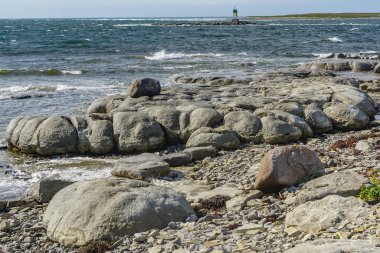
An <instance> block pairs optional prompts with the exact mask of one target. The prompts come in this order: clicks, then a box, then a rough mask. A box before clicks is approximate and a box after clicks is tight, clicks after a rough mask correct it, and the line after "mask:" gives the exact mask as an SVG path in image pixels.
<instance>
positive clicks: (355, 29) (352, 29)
mask: <svg viewBox="0 0 380 253" xmlns="http://www.w3.org/2000/svg"><path fill="white" fill-rule="evenodd" d="M357 30H359V28H357V27H354V28H351V29H350V31H357Z"/></svg>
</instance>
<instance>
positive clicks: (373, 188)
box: [357, 174, 380, 204]
mask: <svg viewBox="0 0 380 253" xmlns="http://www.w3.org/2000/svg"><path fill="white" fill-rule="evenodd" d="M370 180H371V185H370V186H363V187H362V188H361V189H360V192H359V194H358V196H357V197H358V198H360V199H362V200H364V201H366V202H368V203H373V204H375V203H378V202H380V176H379V175H378V174H377V175H375V176H372V177H371V179H370Z"/></svg>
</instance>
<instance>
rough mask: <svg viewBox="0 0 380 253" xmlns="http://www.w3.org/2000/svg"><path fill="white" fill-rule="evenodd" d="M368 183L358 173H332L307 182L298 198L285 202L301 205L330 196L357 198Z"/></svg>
mask: <svg viewBox="0 0 380 253" xmlns="http://www.w3.org/2000/svg"><path fill="white" fill-rule="evenodd" d="M367 183H369V180H368V179H367V178H365V177H364V176H362V175H359V174H358V173H356V172H352V171H343V172H337V173H332V174H328V175H325V176H322V177H319V178H316V179H314V180H311V181H309V182H307V183H306V184H305V185H304V186H303V187H302V188H301V190H300V191H299V192H298V193H297V195H296V196H294V197H291V198H288V199H286V201H285V202H286V203H288V204H297V205H299V204H302V203H305V202H307V201H312V200H318V199H322V198H324V197H326V196H328V195H339V196H342V197H349V196H355V195H356V194H357V193H359V191H360V188H361V187H362V186H363V185H364V184H367Z"/></svg>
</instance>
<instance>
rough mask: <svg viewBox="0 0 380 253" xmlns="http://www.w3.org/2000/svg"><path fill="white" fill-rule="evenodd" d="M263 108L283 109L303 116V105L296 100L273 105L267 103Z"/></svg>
mask: <svg viewBox="0 0 380 253" xmlns="http://www.w3.org/2000/svg"><path fill="white" fill-rule="evenodd" d="M264 109H266V110H277V111H284V112H287V113H290V114H293V115H296V116H298V117H301V118H302V117H303V116H304V107H303V106H302V105H301V104H299V103H297V102H280V103H276V104H273V105H272V104H269V105H265V106H264Z"/></svg>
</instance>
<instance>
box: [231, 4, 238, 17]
mask: <svg viewBox="0 0 380 253" xmlns="http://www.w3.org/2000/svg"><path fill="white" fill-rule="evenodd" d="M232 16H233V19H238V10H237V9H236V7H235V6H234V9H233V11H232Z"/></svg>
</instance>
